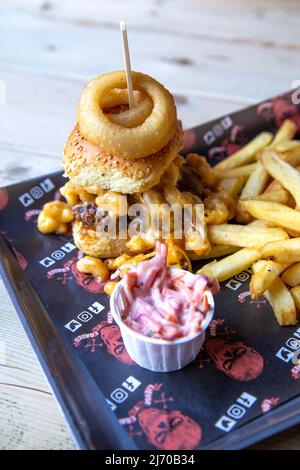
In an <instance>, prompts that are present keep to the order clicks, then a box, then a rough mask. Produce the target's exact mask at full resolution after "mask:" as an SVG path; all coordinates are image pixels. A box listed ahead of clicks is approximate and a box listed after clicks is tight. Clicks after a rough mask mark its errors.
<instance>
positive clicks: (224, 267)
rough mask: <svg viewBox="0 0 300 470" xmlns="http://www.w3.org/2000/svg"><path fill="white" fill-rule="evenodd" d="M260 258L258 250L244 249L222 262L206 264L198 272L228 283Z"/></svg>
mask: <svg viewBox="0 0 300 470" xmlns="http://www.w3.org/2000/svg"><path fill="white" fill-rule="evenodd" d="M260 256H261V255H260V251H259V250H258V249H255V248H243V249H242V250H239V251H237V252H236V253H233V254H232V255H229V256H227V257H226V258H223V259H221V260H220V261H213V262H211V263H208V264H206V265H205V266H203V267H202V268H200V269H199V271H197V272H198V273H199V274H204V275H205V276H213V277H216V278H217V279H218V281H220V282H221V281H226V280H227V279H230V278H231V277H232V276H235V275H236V274H239V273H240V272H241V271H244V269H248V268H249V267H250V266H251V265H252V264H253V263H254V262H255V261H257V260H258V259H259V258H260Z"/></svg>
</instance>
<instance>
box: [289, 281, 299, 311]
mask: <svg viewBox="0 0 300 470" xmlns="http://www.w3.org/2000/svg"><path fill="white" fill-rule="evenodd" d="M290 293H291V294H292V297H293V299H294V302H295V305H296V307H297V309H298V310H300V286H296V287H293V289H291V290H290Z"/></svg>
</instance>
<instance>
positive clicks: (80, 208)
mask: <svg viewBox="0 0 300 470" xmlns="http://www.w3.org/2000/svg"><path fill="white" fill-rule="evenodd" d="M72 211H73V215H74V217H75V219H76V220H79V221H80V222H82V223H83V225H85V226H87V227H94V226H95V225H97V224H98V223H99V222H100V221H101V220H103V219H105V218H106V217H108V212H107V211H104V210H103V209H101V207H97V205H96V204H94V203H93V202H84V203H83V204H77V205H76V206H74V207H73V208H72Z"/></svg>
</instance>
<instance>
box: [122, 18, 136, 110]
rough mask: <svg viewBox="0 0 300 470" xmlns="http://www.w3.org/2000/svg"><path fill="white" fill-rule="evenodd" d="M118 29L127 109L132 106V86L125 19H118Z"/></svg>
mask: <svg viewBox="0 0 300 470" xmlns="http://www.w3.org/2000/svg"><path fill="white" fill-rule="evenodd" d="M120 30H121V38H122V46H123V54H124V62H125V72H126V81H127V89H128V104H129V109H130V108H133V107H134V97H133V88H132V78H131V65H130V55H129V47H128V38H127V28H126V23H125V21H120Z"/></svg>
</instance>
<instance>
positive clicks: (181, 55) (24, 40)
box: [0, 9, 298, 101]
mask: <svg viewBox="0 0 300 470" xmlns="http://www.w3.org/2000/svg"><path fill="white" fill-rule="evenodd" d="M0 41H1V43H2V44H9V47H2V48H1V51H0V65H4V66H6V67H11V68H14V69H15V70H18V71H20V70H30V71H34V72H42V73H43V74H50V75H54V76H62V77H68V76H69V77H77V78H82V79H84V80H87V79H89V78H90V77H92V76H94V75H97V74H99V73H102V72H104V71H108V70H111V69H118V68H122V67H123V59H122V51H121V46H120V41H119V32H118V31H117V29H116V28H115V27H106V28H99V27H96V26H86V25H82V24H71V23H64V22H59V23H56V22H53V21H52V20H50V19H45V18H40V17H38V16H33V15H30V14H27V13H22V14H20V13H14V11H11V10H5V9H2V11H1V16H0ZM130 43H131V45H134V47H132V46H131V52H132V64H133V67H134V68H135V69H137V70H143V71H144V72H146V73H149V74H152V75H155V76H156V77H157V78H158V79H159V80H160V81H162V82H163V83H164V84H165V85H166V86H167V87H168V88H170V89H171V90H173V91H175V92H178V91H180V92H181V93H184V94H188V95H194V94H196V95H197V93H199V90H200V91H201V95H202V96H203V95H205V94H208V95H209V96H211V95H212V94H215V95H217V96H221V97H222V96H223V97H224V96H225V97H231V98H235V99H239V97H243V98H247V99H251V100H254V101H255V100H259V99H263V98H266V97H268V96H271V95H273V94H276V93H278V92H282V91H284V90H286V89H288V88H290V87H291V84H292V82H293V80H295V77H297V75H298V50H294V49H293V48H290V49H280V48H279V49H277V50H276V54H274V48H271V47H270V48H266V47H263V46H262V45H260V44H252V43H249V44H248V43H243V44H240V43H239V42H238V41H236V42H226V41H220V40H217V39H215V38H202V39H201V40H199V38H197V37H194V36H187V37H185V38H184V40H183V39H182V38H181V37H180V36H179V37H175V36H174V35H169V34H166V33H161V32H155V33H153V32H151V31H148V30H146V31H144V30H138V29H136V30H133V31H132V32H131V33H130ZM101 44H103V47H101ZM108 45H109V47H108Z"/></svg>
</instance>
